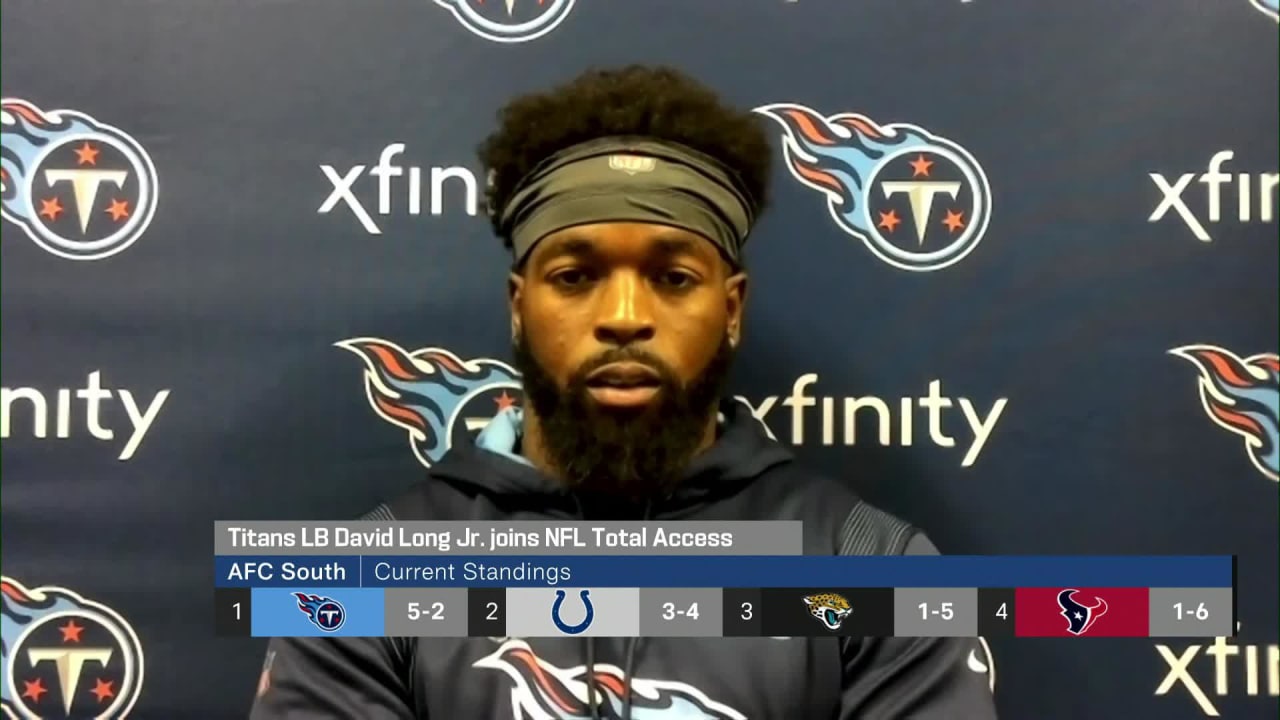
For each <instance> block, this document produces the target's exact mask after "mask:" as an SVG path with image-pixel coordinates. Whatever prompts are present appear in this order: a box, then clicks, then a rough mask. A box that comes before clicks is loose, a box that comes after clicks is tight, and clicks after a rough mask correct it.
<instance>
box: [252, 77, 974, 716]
mask: <svg viewBox="0 0 1280 720" xmlns="http://www.w3.org/2000/svg"><path fill="white" fill-rule="evenodd" d="M771 155H772V151H771V149H770V146H769V142H768V138H767V135H766V134H765V132H764V130H763V129H762V128H761V127H760V126H759V125H758V124H757V122H756V120H755V116H753V115H751V114H750V113H744V112H738V111H735V110H732V109H730V108H728V107H726V106H725V105H723V104H722V103H721V102H720V100H718V99H717V97H716V96H715V95H714V94H712V93H711V92H709V91H708V90H707V89H705V88H703V87H702V86H700V85H699V84H697V83H695V82H694V81H693V80H691V79H689V78H687V77H685V76H683V75H681V74H680V73H678V72H676V71H673V70H669V69H662V68H657V69H655V68H645V67H630V68H626V69H622V70H617V71H607V72H600V71H597V72H589V73H587V74H585V75H583V76H581V77H579V78H578V79H576V80H575V81H573V82H571V83H569V84H568V85H566V86H564V87H561V88H558V89H555V90H553V91H551V92H549V93H546V94H538V95H532V96H527V97H523V98H519V99H517V100H515V101H514V102H512V103H511V104H510V105H508V106H507V107H506V108H505V109H504V110H503V111H502V113H501V127H500V128H499V129H498V132H497V133H496V134H495V135H493V136H492V137H490V138H489V139H488V140H487V141H486V142H485V143H484V145H483V146H482V148H481V159H482V161H483V163H484V165H485V166H486V168H487V169H488V171H489V191H488V201H489V209H490V215H491V218H492V220H493V226H494V229H495V231H496V232H497V234H498V235H499V237H501V238H502V239H503V241H504V243H505V245H506V246H507V247H508V248H510V250H511V251H512V253H513V256H514V263H513V265H512V270H511V274H510V280H509V283H508V291H509V300H510V310H511V338H512V344H513V346H514V352H515V363H516V366H517V369H518V370H519V371H520V372H521V373H522V376H523V385H524V392H525V402H526V407H525V408H524V409H523V411H520V410H515V409H513V410H508V411H506V412H504V413H502V414H500V415H499V416H498V417H496V418H494V420H493V421H492V422H491V423H490V424H489V426H488V427H487V428H486V430H485V431H484V432H483V433H482V434H481V435H480V437H479V438H478V439H477V441H476V443H475V446H474V447H470V446H468V447H455V448H453V449H452V450H451V451H450V452H449V453H448V454H447V455H446V456H445V457H444V458H443V459H442V460H441V461H440V462H438V463H437V464H435V465H434V466H433V467H432V468H431V471H430V477H429V478H428V479H427V480H426V481H424V482H421V483H419V484H418V485H416V486H415V487H414V488H413V489H412V490H410V491H409V492H408V493H406V494H405V495H403V496H402V497H400V498H399V499H397V500H395V501H393V502H390V503H387V504H384V505H382V506H380V507H379V508H378V509H377V510H375V511H374V512H372V513H370V514H369V515H367V516H366V519H373V520H401V521H403V520H461V519H467V520H508V519H511V520H532V519H546V520H569V519H591V520H607V519H615V520H616V519H631V520H640V519H646V520H659V519H666V520H729V519H734V520H801V521H803V523H804V534H805V541H804V542H805V552H806V553H807V554H815V555H818V554H825V555H834V554H885V555H892V554H934V553H936V550H935V549H934V548H933V546H932V545H931V544H930V542H929V541H928V540H927V539H926V538H925V536H924V535H923V534H921V533H920V532H918V531H917V530H915V529H914V528H912V527H911V526H909V525H907V524H906V523H904V522H901V521H899V520H897V519H895V518H893V517H891V516H889V515H887V514H885V513H882V512H880V511H878V510H875V509H873V508H871V507H869V506H868V505H866V504H865V503H863V502H862V501H861V500H859V499H858V498H857V497H856V496H855V495H854V494H853V493H852V491H851V490H850V489H849V488H848V487H846V485H845V484H843V483H841V482H837V481H834V480H830V479H827V478H823V477H820V476H816V475H813V474H810V473H807V472H805V471H804V470H802V469H801V468H799V467H797V466H796V465H795V464H794V463H793V462H792V457H791V455H790V454H789V453H788V452H787V451H786V450H784V449H783V448H782V447H781V446H779V445H777V444H776V443H774V442H772V441H771V440H769V439H768V437H767V436H766V434H765V432H764V430H763V428H762V427H760V426H759V424H758V423H757V422H756V421H755V420H754V419H753V418H752V417H751V415H750V413H749V412H748V411H747V409H746V408H744V407H742V406H741V405H739V404H738V403H734V402H721V397H722V391H723V389H724V381H725V376H726V374H727V372H728V370H729V366H730V361H731V359H732V358H733V355H734V350H735V348H736V347H737V346H738V344H739V342H740V339H741V337H742V318H743V308H744V304H745V302H746V297H747V276H746V273H745V272H744V270H743V263H742V255H741V251H742V246H743V243H744V241H745V240H746V238H747V235H748V233H749V231H750V230H751V227H752V225H753V224H754V223H755V221H756V220H757V218H758V217H759V216H760V214H761V212H762V211H763V210H764V208H765V205H766V201H767V190H768V180H769V174H770V158H771ZM974 648H975V644H974V642H973V641H970V640H958V639H935V638H921V639H893V638H865V639H858V638H848V639H836V638H816V639H805V638H729V639H723V638H716V639H669V638H633V639H625V638H618V639H612V638H595V639H582V638H563V639H561V638H550V639H542V638H538V639H532V640H529V641H522V640H519V639H508V638H472V639H434V638H432V639H427V638H423V639H407V638H387V639H365V638H350V639H346V638H326V639H277V640H273V641H272V642H271V645H270V648H269V650H268V655H267V667H266V668H265V669H264V671H263V676H262V680H261V682H260V685H259V694H258V698H257V700H256V703H255V705H254V707H253V710H252V713H251V718H253V719H254V720H284V719H286V718H288V719H292V718H299V719H301V718H308V719H314V718H359V719H360V720H409V719H410V718H431V719H432V720H473V719H474V720H511V719H514V718H539V719H542V718H577V719H579V720H585V719H586V718H592V719H594V720H604V719H606V718H609V719H619V720H653V719H658V720H661V719H663V718H665V719H667V720H685V719H689V718H720V719H734V720H744V719H750V720H809V719H815V720H816V719H822V720H852V719H853V718H867V719H871V720H874V719H877V718H891V719H896V718H924V719H931V718H938V719H945V720H986V719H987V718H993V717H995V711H994V708H993V703H992V699H991V695H990V692H989V691H988V689H987V686H986V682H985V680H984V678H983V676H981V675H979V674H977V673H974V672H973V671H971V670H969V669H968V668H967V667H966V662H965V661H966V658H967V657H968V656H969V653H970V652H971V651H972V650H973V649H974Z"/></svg>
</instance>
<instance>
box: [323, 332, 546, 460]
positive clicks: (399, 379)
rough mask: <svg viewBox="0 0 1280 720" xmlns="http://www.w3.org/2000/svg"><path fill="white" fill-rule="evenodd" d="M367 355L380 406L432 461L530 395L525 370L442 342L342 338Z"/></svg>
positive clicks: (368, 377)
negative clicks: (412, 344) (407, 344)
mask: <svg viewBox="0 0 1280 720" xmlns="http://www.w3.org/2000/svg"><path fill="white" fill-rule="evenodd" d="M336 345H337V347H340V348H343V349H345V350H349V351H351V352H353V353H355V354H356V355H358V356H359V357H360V358H361V359H362V360H364V365H365V373H364V387H365V393H366V395H367V396H368V398H369V404H370V405H371V406H373V409H374V412H376V413H378V415H379V416H380V417H381V418H382V419H383V420H386V421H387V422H389V423H391V424H392V425H395V426H397V427H399V428H402V429H404V430H405V431H407V432H408V433H409V445H410V447H412V448H413V454H414V456H415V457H417V458H418V461H419V462H421V463H422V465H423V466H424V467H431V466H432V465H434V464H435V463H437V462H439V460H440V458H442V457H444V454H445V453H446V452H447V451H448V450H449V448H451V447H453V446H454V445H455V444H459V443H464V442H470V441H472V440H474V439H475V437H476V436H477V435H478V434H479V433H480V431H481V430H483V429H484V428H485V426H486V425H488V424H489V421H490V420H491V419H493V416H495V415H497V414H498V413H500V412H502V411H503V410H507V409H509V408H514V407H518V406H520V404H521V401H522V400H523V398H524V392H523V390H522V389H521V387H520V375H519V373H517V372H516V371H515V370H514V369H513V368H512V367H511V366H509V365H507V364H506V363H502V362H499V361H497V360H491V359H489V358H476V359H472V360H464V359H462V358H460V357H458V356H457V355H454V354H453V353H451V352H449V351H448V350H444V349H442V348H423V349H421V350H413V351H409V350H405V349H404V348H402V347H400V346H399V345H397V344H395V343H393V342H390V341H388V340H382V339H379V338H352V339H350V340H343V341H341V342H339V343H336Z"/></svg>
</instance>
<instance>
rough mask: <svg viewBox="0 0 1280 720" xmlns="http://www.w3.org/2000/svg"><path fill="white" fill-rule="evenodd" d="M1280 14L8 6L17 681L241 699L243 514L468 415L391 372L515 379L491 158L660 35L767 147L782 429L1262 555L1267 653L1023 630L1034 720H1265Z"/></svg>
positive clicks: (16, 706)
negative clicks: (383, 379) (570, 86)
mask: <svg viewBox="0 0 1280 720" xmlns="http://www.w3.org/2000/svg"><path fill="white" fill-rule="evenodd" d="M1277 37H1278V33H1277V13H1276V0H1252V1H1251V0H1218V1H1217V2H1203V1H1202V0H1163V1H1162V2H1138V1H1136V0H1105V1H1104V0H1076V1H1075V2H1048V0H1019V1H1017V2H1013V1H1010V0H973V1H966V0H848V1H846V2H840V3H837V2H834V1H831V0H827V1H825V2H824V1H823V0H798V1H790V2H789V1H787V0H739V1H738V2H733V3H727V2H723V1H717V0H679V1H677V0H637V1H635V2H599V1H597V2H588V1H587V0H578V1H577V2H573V1H572V0H545V1H540V2H535V1H534V0H515V2H514V3H510V2H505V1H504V2H500V1H499V0H485V1H484V2H481V0H366V1H365V2H360V3H356V2H352V1H351V0H345V1H339V0H305V1H304V0H249V1H248V2H239V3H229V2H215V1H213V0H187V2H181V3H176V2H169V3H160V2H154V1H149V0H116V1H115V2H110V3H101V2H88V1H87V0H64V1H63V2H58V3H48V2H36V1H35V0H5V2H4V5H3V9H2V10H0V46H2V47H3V62H2V63H0V86H2V90H3V96H4V100H3V111H2V113H0V120H2V121H3V125H2V126H0V140H2V142H0V145H3V158H2V159H3V163H2V170H3V174H2V175H0V184H3V205H2V207H3V217H4V223H3V242H0V254H2V256H3V262H2V263H0V276H2V281H0V296H2V299H3V302H0V326H2V327H3V339H4V342H3V343H2V344H0V380H2V384H3V398H2V403H0V405H2V409H3V417H2V418H0V425H2V428H0V429H2V431H3V432H2V435H3V455H2V458H3V504H2V506H0V508H2V512H3V519H2V523H0V527H2V528H3V543H2V547H3V559H2V563H3V574H4V585H3V593H2V597H0V599H2V600H3V603H4V612H5V615H4V618H3V619H4V624H3V650H4V672H3V678H0V681H2V691H3V692H2V693H0V706H2V707H3V708H4V710H5V712H6V713H8V714H9V715H10V716H11V717H23V718H27V717H42V718H45V717H48V718H54V717H56V718H64V717H73V716H74V717H87V716H88V715H87V714H86V713H90V712H94V713H101V714H102V717H106V718H121V717H126V716H128V717H133V718H158V719H160V720H172V719H173V718H193V719H195V718H232V717H242V716H243V715H244V713H245V712H246V708H247V707H248V704H249V702H250V700H251V697H252V694H253V688H254V684H255V681H256V678H257V673H258V670H259V667H260V664H261V662H262V649H263V644H264V643H263V642H262V641H256V640H215V639H214V638H213V637H212V634H213V617H212V583H211V581H210V579H211V576H212V573H211V569H212V560H211V552H210V550H211V548H210V542H209V538H210V523H211V522H212V521H213V520H214V519H215V518H222V519H232V518H235V519H270V518H277V519H295V518H343V517H351V516H354V515H356V514H358V513H361V512H363V511H365V510H367V509H369V508H370V507H372V506H373V505H374V504H375V503H376V502H377V501H379V500H381V499H383V498H386V497H388V496H390V495H392V494H395V493H397V492H398V491H400V490H401V489H402V488H404V487H406V486H407V485H408V484H410V483H412V482H413V481H415V480H416V479H417V478H419V477H421V475H422V473H423V469H424V466H429V465H430V463H431V462H433V461H434V460H435V459H437V458H438V457H439V455H440V453H441V452H442V451H443V450H444V449H446V448H447V447H448V445H449V443H450V442H451V440H452V439H454V438H456V437H460V436H461V435H462V431H461V430H458V432H457V433H455V432H454V430H455V429H458V428H457V427H455V426H454V425H450V424H449V423H447V422H443V423H442V422H436V423H434V424H433V423H431V422H426V421H424V419H423V418H421V417H420V416H417V415H415V414H414V413H412V412H406V411H405V408H404V407H402V406H400V405H397V404H396V402H395V399H394V398H391V397H388V396H387V395H386V394H385V393H384V392H382V390H383V388H382V386H381V385H380V384H379V381H377V379H376V378H378V377H379V373H380V372H385V371H387V370H388V368H391V367H398V368H401V369H405V370H407V371H408V372H410V373H411V374H417V375H419V376H421V377H422V378H428V379H429V378H430V376H431V373H432V372H433V369H432V368H433V367H434V366H435V364H436V363H438V362H439V358H441V357H444V356H442V355H440V353H445V354H446V355H448V354H452V355H453V356H454V357H456V358H457V359H458V360H460V361H478V360H482V359H486V358H488V359H492V360H494V361H497V362H506V361H507V357H506V350H507V339H508V324H507V321H506V317H505V312H506V310H505V305H504V296H503V291H504V285H503V278H504V274H505V268H506V264H507V258H506V256H505V255H504V253H503V251H502V250H501V248H500V246H499V243H498V242H497V241H496V240H495V239H493V238H492V237H491V235H490V232H489V230H488V227H487V224H486V222H485V221H484V219H483V217H482V216H481V215H479V214H477V202H478V200H479V198H480V196H481V194H482V190H483V187H482V181H483V176H482V173H481V171H480V169H479V168H478V167H477V164H476V162H475V159H474V157H473V150H472V148H473V147H474V146H475V145H476V144H477V143H478V142H479V141H480V140H481V138H482V137H483V136H484V135H485V134H486V133H487V132H488V131H489V130H490V128H491V124H492V122H493V117H494V113H495V111H496V110H497V108H498V107H499V106H500V105H501V104H502V103H503V102H504V101H506V100H507V99H509V98H510V97H511V96H512V95H513V94H515V93H519V92H524V91H529V90H534V89H540V88H542V87H544V86H546V85H548V84H550V83H554V82H558V81H561V80H564V79H567V78H568V77H570V76H572V75H575V74H577V73H578V72H580V71H581V70H582V69H584V68H585V67H586V66H587V65H591V64H596V65H612V64H619V63H625V62H633V61H641V62H663V63H671V64H675V65H677V66H679V67H681V68H683V69H686V70H687V71H689V72H691V73H693V74H695V75H697V76H699V77H701V78H702V79H704V80H706V81H707V82H708V83H710V84H712V85H714V86H716V87H717V88H719V89H721V90H722V91H723V92H724V93H725V94H726V95H727V97H729V98H730V99H731V100H732V101H733V102H735V103H738V104H740V105H741V106H743V107H744V108H755V109H757V111H758V112H759V113H760V114H761V116H762V117H765V118H767V122H768V123H769V125H770V127H771V129H772V132H773V134H774V137H775V140H776V153H777V159H778V165H777V167H778V170H777V177H776V181H777V204H776V207H775V209H774V212H773V213H772V214H771V215H769V216H768V217H767V219H766V220H765V221H764V222H763V224H762V225H761V227H760V228H759V230H758V232H757V234H756V235H755V237H754V239H753V241H752V243H751V245H750V246H749V248H748V261H749V263H750V264H751V266H752V267H753V269H754V275H753V280H754V284H753V291H754V295H753V298H752V302H751V304H750V307H749V311H748V322H747V326H746V329H747V338H746V342H745V345H744V347H743V349H742V360H741V362H740V365H739V367H738V368H737V369H736V374H735V380H734V391H735V393H736V394H738V395H740V396H741V398H742V399H743V401H744V402H746V403H747V404H748V405H750V406H751V407H752V408H753V409H754V411H755V413H756V415H757V416H758V417H759V418H760V419H761V421H762V422H764V423H765V424H766V425H767V426H768V427H769V428H770V430H771V431H772V432H773V434H774V435H775V436H776V437H777V438H778V439H779V440H780V441H782V442H784V443H787V444H790V445H795V446H796V449H797V451H798V452H799V453H800V454H801V456H802V457H803V458H804V459H805V460H806V461H808V462H810V463H813V464H815V465H816V466H818V467H820V468H823V469H825V470H828V471H830V472H832V473H836V474H838V475H839V476H841V477H843V478H845V479H847V480H848V481H849V482H850V483H852V484H854V485H855V486H856V487H857V488H858V489H859V490H860V491H861V492H862V493H863V494H864V495H865V496H866V497H868V498H870V499H871V500H872V501H874V502H876V503H878V504H880V505H882V506H884V507H885V508H887V509H889V510H891V511H893V512H896V513H898V514H900V515H902V516H904V517H906V518H909V519H910V520H912V521H914V522H915V523H917V524H919V525H921V526H923V527H924V528H926V529H927V530H928V532H929V533H930V534H931V536H932V537H933V538H934V540H935V541H936V542H937V544H938V545H939V546H940V547H941V549H942V550H943V551H944V552H949V553H989V554H1010V553H1044V554H1051V553H1064V554H1110V553H1118V554H1123V553H1132V554H1166V553H1168V554H1201V553H1204V554H1210V553H1213V554H1216V553H1237V554H1239V556H1240V564H1239V568H1240V596H1239V620H1240V633H1239V637H1238V638H1235V639H1231V638H1228V639H1218V640H1216V641H1215V640H1213V639H1206V640H1200V641H1194V640H1186V641H1161V640H1146V639H1142V640H1115V641H1080V642H1073V641H1061V640H1044V641H1033V640H1022V641H1007V642H1006V641H993V642H992V643H991V645H990V647H989V650H988V652H987V653H986V654H985V656H983V657H979V656H976V655H975V657H973V658H972V659H971V666H972V667H973V668H974V670H975V672H988V673H989V675H990V680H991V684H992V687H993V691H994V692H995V694H996V696H997V699H998V703H999V706H1000V708H1001V710H1002V712H1003V715H1004V716H1005V717H1009V718H1029V719H1034V720H1048V719H1050V718H1078V717H1089V718H1112V717H1159V718H1162V719H1166V720H1181V719H1191V718H1200V717H1231V718H1268V717H1275V716H1276V714H1277V710H1278V707H1277V695H1278V694H1280V648H1278V645H1277V642H1278V635H1280V630H1278V627H1277V610H1276V608H1277V606H1278V604H1280V598H1278V597H1277V565H1278V564H1280V558H1278V557H1277V532H1278V527H1277V525H1278V518H1280V508H1278V507H1277V501H1278V493H1277V472H1278V468H1277V445H1278V443H1277V440H1278V437H1277V401H1278V397H1280V389H1278V385H1277V375H1278V369H1280V361H1278V359H1277V355H1276V352H1277V350H1278V349H1280V340H1278V338H1277V329H1278V328H1280V317H1277V315H1278V312H1277V289H1278V284H1277V271H1278V268H1280V259H1278V258H1277V247H1278V243H1277V233H1276V215H1277V212H1278V211H1280V208H1278V205H1280V198H1278V196H1277V182H1278V180H1277V165H1278V164H1280V163H1278V154H1280V148H1278V147H1277V132H1276V128H1277V122H1278V121H1280V117H1278V111H1277V88H1278V87H1280V82H1278V79H1277ZM868 148H871V149H876V148H879V149H884V150H887V151H888V152H887V154H884V155H882V156H881V155H878V154H875V153H872V152H870V151H869V150H868ZM873 158H875V159H873ZM432 349H434V350H432ZM433 353H435V354H433ZM470 367H472V368H475V367H476V366H475V365H471V366H470ZM512 380H513V381H514V376H513V377H512ZM517 394H518V393H517ZM487 400H489V401H491V400H492V398H491V397H489V398H487ZM482 410H483V408H481V409H479V410H477V409H475V408H470V409H468V408H460V409H459V410H458V412H459V417H463V416H465V417H471V415H470V414H469V413H471V412H473V411H474V412H475V413H477V414H479V413H481V412H482ZM462 424H463V425H465V423H462ZM458 427H460V426H458ZM73 646H74V647H77V648H81V649H84V648H91V647H94V648H111V649H112V652H111V654H110V656H109V657H104V656H102V655H101V654H99V655H96V656H94V657H92V658H89V659H88V660H87V661H86V662H85V664H84V665H83V670H82V672H81V674H80V676H79V677H78V678H77V679H76V684H75V687H74V688H68V687H64V684H63V683H62V682H61V681H60V680H59V679H58V675H57V672H56V671H55V670H54V666H53V664H52V663H51V662H43V663H34V664H33V661H32V660H31V658H30V656H29V654H28V653H27V652H26V651H27V650H30V649H38V648H58V647H61V648H67V647H73ZM19 650H21V651H22V652H19ZM86 657H87V656H86ZM64 692H65V693H69V695H68V696H66V697H69V698H70V699H69V700H65V701H64V694H63V693H64ZM66 702H69V703H70V704H71V705H70V707H71V710H70V711H67V710H66V709H65V708H66V705H65V703H66Z"/></svg>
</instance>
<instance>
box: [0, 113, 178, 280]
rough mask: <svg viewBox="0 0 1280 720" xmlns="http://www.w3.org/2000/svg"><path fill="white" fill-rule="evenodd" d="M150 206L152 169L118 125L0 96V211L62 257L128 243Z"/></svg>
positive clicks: (146, 220) (87, 255)
mask: <svg viewBox="0 0 1280 720" xmlns="http://www.w3.org/2000/svg"><path fill="white" fill-rule="evenodd" d="M155 211H156V170H155V166H154V165H152V164H151V158H150V157H148V156H147V153H146V151H145V150H143V149H142V146H141V145H139V144H138V142H137V141H136V140H134V139H133V138H132V137H130V136H129V135H126V134H125V133H124V132H123V131H121V130H120V129H118V128H115V127H112V126H110V125H107V124H105V123H101V122H98V121H97V120H94V119H93V118H91V117H89V116H88V115H85V114H84V113H80V112H76V111H75V110H49V111H44V110H41V109H40V108H38V107H36V106H35V105H32V104H31V103H29V102H27V101H25V100H16V99H13V98H5V99H3V100H0V216H3V217H4V219H5V220H8V221H9V222H11V223H13V224H14V225H17V226H18V227H20V228H22V230H23V231H24V232H25V233H26V234H27V237H29V238H31V240H32V241H34V242H35V244H36V245H39V246H40V247H41V248H43V249H45V250H46V251H48V252H51V253H53V254H54V255H57V256H58V257H63V258H67V259H69V260H100V259H102V258H105V257H110V256H111V255H115V254H116V253H118V252H120V251H122V250H124V249H125V248H127V247H129V246H130V245H132V244H133V243H134V242H135V241H137V239H138V238H140V237H142V234H143V233H144V232H145V231H146V229H147V226H148V225H150V224H151V218H152V216H153V215H155Z"/></svg>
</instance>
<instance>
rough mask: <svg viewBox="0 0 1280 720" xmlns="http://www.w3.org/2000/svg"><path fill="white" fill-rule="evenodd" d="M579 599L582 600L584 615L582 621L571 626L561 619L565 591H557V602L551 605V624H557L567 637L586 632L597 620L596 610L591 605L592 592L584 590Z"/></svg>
mask: <svg viewBox="0 0 1280 720" xmlns="http://www.w3.org/2000/svg"><path fill="white" fill-rule="evenodd" d="M578 597H579V598H581V599H582V607H583V610H584V613H585V614H584V615H583V616H582V621H581V622H578V623H575V624H573V625H570V624H569V623H567V622H565V621H564V619H563V618H561V617H560V610H561V609H562V608H563V607H564V599H565V591H563V590H557V591H556V601H555V602H554V603H552V605H551V622H553V623H555V624H556V628H557V629H558V630H560V632H562V633H564V634H565V635H579V634H581V633H583V632H586V630H587V628H589V627H591V622H592V621H593V620H595V619H596V608H595V606H594V605H592V604H591V591H590V590H583V591H581V592H579V593H578Z"/></svg>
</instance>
